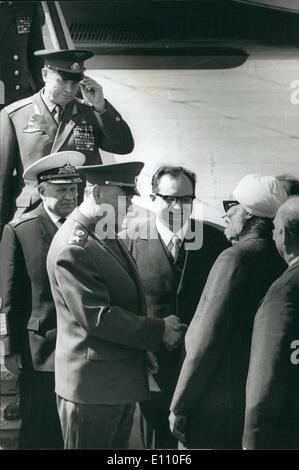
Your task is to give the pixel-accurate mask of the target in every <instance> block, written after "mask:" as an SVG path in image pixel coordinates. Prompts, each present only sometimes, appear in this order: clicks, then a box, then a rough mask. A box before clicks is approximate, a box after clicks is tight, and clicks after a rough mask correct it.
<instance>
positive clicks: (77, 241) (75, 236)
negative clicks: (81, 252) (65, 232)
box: [68, 225, 88, 246]
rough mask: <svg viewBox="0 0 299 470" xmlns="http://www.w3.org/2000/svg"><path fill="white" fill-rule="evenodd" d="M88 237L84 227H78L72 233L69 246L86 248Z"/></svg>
mask: <svg viewBox="0 0 299 470" xmlns="http://www.w3.org/2000/svg"><path fill="white" fill-rule="evenodd" d="M87 237H88V230H86V228H84V227H82V225H76V226H75V227H74V229H73V231H72V233H71V236H70V238H69V241H68V244H69V245H78V246H84V245H85V242H86V240H87Z"/></svg>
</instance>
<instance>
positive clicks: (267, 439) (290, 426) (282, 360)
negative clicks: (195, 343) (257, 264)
mask: <svg viewBox="0 0 299 470" xmlns="http://www.w3.org/2000/svg"><path fill="white" fill-rule="evenodd" d="M298 340H299V262H298V261H297V262H296V263H294V264H293V265H291V266H289V268H288V269H287V270H286V271H285V272H284V273H283V275H282V276H281V277H280V278H279V279H277V281H276V282H274V284H273V285H272V286H271V287H270V289H269V290H268V292H267V295H266V297H265V299H264V301H263V303H262V305H261V306H260V308H259V310H258V312H257V314H256V318H255V321H254V328H253V335H252V343H251V356H250V367H249V373H248V379H247V387H246V414H245V426H244V435H243V445H244V446H245V447H246V448H247V449H298V448H299V420H298V417H299V396H298V390H299V370H298V368H299V351H298V347H299V342H298Z"/></svg>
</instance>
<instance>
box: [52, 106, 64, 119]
mask: <svg viewBox="0 0 299 470" xmlns="http://www.w3.org/2000/svg"><path fill="white" fill-rule="evenodd" d="M62 113H63V109H62V106H60V104H57V105H56V106H55V108H54V114H53V118H54V120H55V122H56V123H57V124H59V123H60V120H61V115H62Z"/></svg>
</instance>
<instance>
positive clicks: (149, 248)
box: [120, 219, 228, 394]
mask: <svg viewBox="0 0 299 470" xmlns="http://www.w3.org/2000/svg"><path fill="white" fill-rule="evenodd" d="M138 233H139V235H138V237H136V236H134V234H136V222H134V225H133V224H132V226H131V227H129V229H128V230H127V231H126V232H123V233H121V234H120V237H121V238H123V239H124V243H125V244H126V246H127V248H128V249H129V251H130V253H131V254H132V256H133V258H134V259H135V261H136V264H137V267H138V270H139V274H140V277H141V280H142V284H143V288H144V291H145V295H146V301H147V308H148V314H149V316H150V317H153V318H164V317H166V316H168V315H170V314H174V315H177V316H178V317H179V318H180V320H181V322H182V323H185V324H187V325H189V323H190V322H191V320H192V317H193V314H194V312H195V310H196V307H197V304H198V302H199V299H200V295H201V292H202V290H203V287H204V285H205V282H206V280H207V277H208V274H209V272H210V269H211V268H212V266H213V263H214V261H215V260H216V258H217V256H218V255H219V253H220V252H221V251H222V250H224V249H225V248H227V246H228V243H227V241H226V239H225V237H224V235H223V233H222V232H221V231H219V230H217V229H215V228H214V227H211V226H209V225H208V224H206V223H204V222H196V221H195V220H193V219H191V220H190V225H189V230H188V232H187V234H186V238H185V242H184V244H183V246H182V251H183V253H184V254H185V256H184V258H183V265H182V267H181V268H182V270H181V272H180V271H177V269H176V266H175V265H174V263H173V259H172V257H171V256H170V254H169V252H168V250H167V248H166V247H165V245H164V243H163V241H162V240H161V238H160V236H159V235H158V231H157V228H156V224H155V219H150V221H149V223H146V224H142V225H141V226H140V227H139V230H138ZM194 234H195V237H196V240H198V241H199V243H198V245H196V246H195V244H194V245H192V243H190V242H191V240H192V239H193V237H194ZM188 240H189V242H188ZM194 248H195V249H194ZM183 354H184V352H183V351H182V349H181V348H179V349H178V350H175V351H168V350H167V348H166V347H165V346H164V345H161V348H160V349H159V351H158V353H157V359H158V366H159V370H158V373H157V374H155V375H154V378H155V380H156V382H157V383H158V385H159V387H160V389H161V390H162V391H164V392H166V393H168V394H170V393H171V394H172V393H173V390H174V386H175V382H176V379H177V377H178V372H179V370H178V368H179V364H180V363H181V360H182V355H183Z"/></svg>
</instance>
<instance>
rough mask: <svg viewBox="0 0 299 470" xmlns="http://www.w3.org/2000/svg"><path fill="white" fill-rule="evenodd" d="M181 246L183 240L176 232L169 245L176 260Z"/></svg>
mask: <svg viewBox="0 0 299 470" xmlns="http://www.w3.org/2000/svg"><path fill="white" fill-rule="evenodd" d="M181 246H182V240H181V239H180V238H179V237H178V236H177V235H176V234H174V235H173V237H172V239H171V241H170V242H169V244H168V247H167V248H168V250H169V251H170V253H171V256H172V257H173V259H174V260H176V258H177V256H178V253H179V250H180V248H181Z"/></svg>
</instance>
